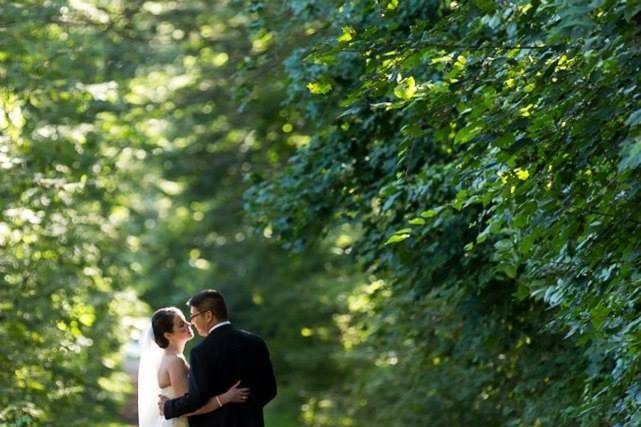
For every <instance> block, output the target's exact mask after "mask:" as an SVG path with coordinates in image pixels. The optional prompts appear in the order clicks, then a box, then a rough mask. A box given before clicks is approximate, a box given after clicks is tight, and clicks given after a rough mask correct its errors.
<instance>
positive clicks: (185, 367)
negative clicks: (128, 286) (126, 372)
mask: <svg viewBox="0 0 641 427" xmlns="http://www.w3.org/2000/svg"><path fill="white" fill-rule="evenodd" d="M193 337H194V333H193V332H192V330H191V325H190V324H189V322H187V320H185V317H184V315H183V314H182V312H181V311H180V310H179V309H177V308H176V307H167V308H161V309H160V310H158V311H156V312H155V313H154V315H153V316H152V318H151V327H149V328H148V330H147V331H146V332H145V335H144V336H143V338H142V339H141V347H142V348H141V355H140V364H139V368H138V425H139V427H187V426H188V423H187V416H192V415H200V414H205V413H207V412H212V411H215V410H217V409H219V408H221V407H222V406H224V405H226V404H227V403H230V402H243V401H245V400H246V399H247V395H248V394H249V389H247V388H238V385H239V384H240V381H239V382H237V383H236V384H234V385H233V386H232V387H231V388H230V389H229V390H227V391H226V392H225V393H223V394H220V395H218V396H214V397H212V398H211V399H209V401H208V402H207V403H206V404H205V406H203V407H202V408H200V409H198V410H197V411H195V412H193V413H190V414H187V415H186V416H183V417H179V418H174V419H171V420H166V419H165V418H164V417H163V416H162V415H160V414H159V411H158V406H157V404H156V402H157V400H158V395H159V394H162V395H163V396H166V397H168V398H170V399H173V398H176V397H179V396H182V395H183V394H185V393H187V391H188V389H189V386H188V382H187V374H188V373H189V364H188V363H187V361H186V360H185V356H184V355H183V350H184V349H185V344H186V343H187V341H189V340H190V339H192V338H193Z"/></svg>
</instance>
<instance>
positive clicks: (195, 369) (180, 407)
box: [164, 351, 209, 419]
mask: <svg viewBox="0 0 641 427" xmlns="http://www.w3.org/2000/svg"><path fill="white" fill-rule="evenodd" d="M203 362H204V361H203V360H201V357H200V356H199V355H198V353H197V352H196V351H192V353H191V355H190V357H189V364H190V365H191V374H190V375H189V391H188V392H187V393H186V394H184V395H182V396H181V397H177V398H176V399H171V400H168V401H166V402H165V408H164V412H165V418H166V419H170V418H176V417H180V416H181V415H185V414H188V413H190V412H194V411H195V410H197V409H199V408H200V407H202V406H203V405H204V404H205V403H207V401H208V400H209V395H208V394H207V391H208V384H207V382H208V381H207V378H209V375H208V372H207V366H206V364H205V363H203Z"/></svg>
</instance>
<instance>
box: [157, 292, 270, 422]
mask: <svg viewBox="0 0 641 427" xmlns="http://www.w3.org/2000/svg"><path fill="white" fill-rule="evenodd" d="M187 304H188V305H189V310H190V312H191V323H192V324H193V325H194V326H195V327H196V330H198V334H199V335H200V336H203V337H205V339H204V340H203V342H201V343H200V344H198V345H197V346H196V347H194V348H193V350H192V351H191V354H190V358H189V360H190V364H191V372H190V375H189V392H187V394H185V395H183V396H182V397H179V398H176V399H171V400H167V399H166V398H164V397H161V398H160V401H159V407H160V410H161V412H164V416H165V418H167V419H169V418H175V417H179V416H181V415H184V414H188V413H190V412H193V411H195V410H196V409H198V408H200V407H201V406H203V405H204V404H205V403H207V401H208V400H209V398H210V397H212V396H217V395H219V394H221V393H224V392H225V391H227V389H229V387H231V386H232V385H233V384H234V383H236V382H237V381H238V380H240V381H241V383H240V387H248V388H249V390H250V395H249V398H248V399H247V401H245V402H243V403H230V404H227V405H224V406H223V407H222V408H219V409H218V410H216V411H213V412H209V413H207V414H203V415H197V416H192V417H189V426H190V427H264V425H265V422H264V420H263V406H265V405H266V404H267V402H269V401H270V400H272V399H273V398H274V396H276V378H275V377H274V371H273V370H272V364H271V362H270V360H269V352H268V350H267V346H266V345H265V342H264V341H263V340H262V339H261V338H260V337H258V336H257V335H254V334H251V333H249V332H246V331H242V330H239V329H236V328H234V327H233V326H232V325H231V323H230V322H229V320H227V318H228V316H227V307H226V305H225V300H224V299H223V296H222V295H221V294H220V293H219V292H218V291H215V290H213V289H207V290H204V291H201V292H200V293H198V294H196V295H194V296H193V297H192V298H191V299H190V300H189V301H188V302H187Z"/></svg>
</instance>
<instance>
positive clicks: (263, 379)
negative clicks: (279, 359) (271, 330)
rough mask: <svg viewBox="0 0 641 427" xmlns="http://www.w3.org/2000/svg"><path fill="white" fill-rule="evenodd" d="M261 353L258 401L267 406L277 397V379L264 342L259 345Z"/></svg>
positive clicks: (257, 390) (257, 391) (257, 389)
mask: <svg viewBox="0 0 641 427" xmlns="http://www.w3.org/2000/svg"><path fill="white" fill-rule="evenodd" d="M259 352H260V358H259V360H260V365H261V366H260V371H259V373H260V383H259V384H258V387H256V401H257V402H258V403H259V404H260V405H261V406H265V405H267V403H269V401H271V400H272V399H273V398H274V397H276V377H275V376H274V369H273V368H272V362H271V360H270V358H269V350H268V349H267V345H265V343H264V342H261V343H260V345H259Z"/></svg>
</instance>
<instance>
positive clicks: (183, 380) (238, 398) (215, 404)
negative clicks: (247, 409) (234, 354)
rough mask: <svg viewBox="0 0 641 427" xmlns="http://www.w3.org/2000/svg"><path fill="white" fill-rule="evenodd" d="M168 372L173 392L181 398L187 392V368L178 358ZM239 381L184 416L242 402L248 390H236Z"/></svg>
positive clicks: (247, 394)
mask: <svg viewBox="0 0 641 427" xmlns="http://www.w3.org/2000/svg"><path fill="white" fill-rule="evenodd" d="M168 372H169V381H170V382H171V385H172V386H173V388H174V391H175V392H176V394H177V395H178V396H182V395H184V394H185V393H187V392H188V391H189V383H188V382H187V374H188V373H189V368H188V367H187V364H186V363H185V361H184V360H183V359H181V358H179V357H176V358H175V359H174V360H172V361H171V362H170V363H169V367H168ZM239 384H240V381H238V382H237V383H236V384H234V385H233V386H231V387H230V388H229V390H227V391H226V392H225V393H223V394H219V395H218V396H214V397H212V398H210V399H209V400H208V401H207V403H206V404H205V405H204V406H201V407H200V408H199V409H197V410H195V411H194V412H190V413H188V414H185V415H186V416H192V415H201V414H206V413H207V412H212V411H215V410H217V409H219V408H221V407H222V406H224V405H226V404H228V403H230V402H244V401H246V400H247V397H248V396H249V389H248V388H238V385H239Z"/></svg>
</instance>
